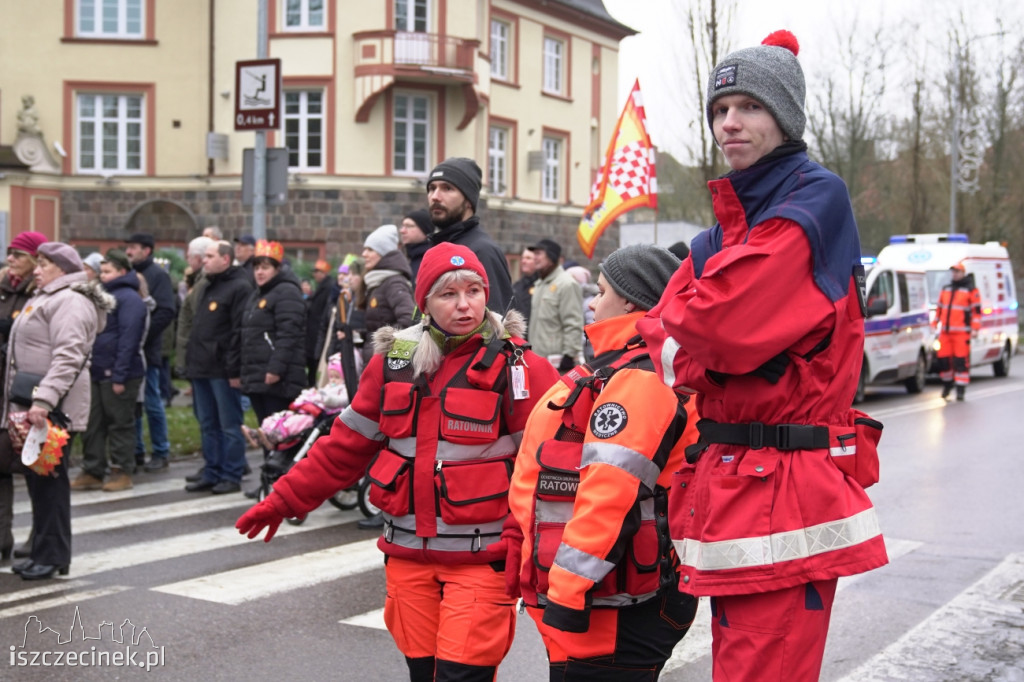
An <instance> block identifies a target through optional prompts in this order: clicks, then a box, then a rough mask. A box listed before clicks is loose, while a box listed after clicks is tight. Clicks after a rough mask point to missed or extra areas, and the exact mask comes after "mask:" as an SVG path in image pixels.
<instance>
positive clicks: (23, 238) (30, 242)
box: [7, 232, 50, 258]
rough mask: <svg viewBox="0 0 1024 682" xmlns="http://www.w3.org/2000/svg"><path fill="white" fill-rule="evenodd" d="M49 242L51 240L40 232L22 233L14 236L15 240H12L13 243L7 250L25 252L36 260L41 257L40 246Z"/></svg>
mask: <svg viewBox="0 0 1024 682" xmlns="http://www.w3.org/2000/svg"><path fill="white" fill-rule="evenodd" d="M48 241H50V238H49V237H47V236H46V235H45V234H41V233H39V232H21V233H19V234H16V235H14V239H12V240H11V243H10V245H9V246H8V247H7V248H9V249H17V250H18V251H24V252H25V253H27V254H28V255H30V256H32V257H33V258H35V257H36V256H37V255H39V247H40V245H42V244H45V243H46V242H48Z"/></svg>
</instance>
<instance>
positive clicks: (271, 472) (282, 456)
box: [256, 407, 358, 526]
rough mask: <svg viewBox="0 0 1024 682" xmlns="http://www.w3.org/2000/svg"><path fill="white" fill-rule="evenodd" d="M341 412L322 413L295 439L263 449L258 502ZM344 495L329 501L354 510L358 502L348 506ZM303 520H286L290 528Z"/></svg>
mask: <svg viewBox="0 0 1024 682" xmlns="http://www.w3.org/2000/svg"><path fill="white" fill-rule="evenodd" d="M342 409H344V408H341V407H338V408H330V409H326V410H324V411H322V412H321V413H320V414H319V415H317V416H316V417H315V418H314V420H313V423H312V425H311V426H309V428H307V429H306V430H304V431H303V432H302V433H300V434H298V435H297V436H296V437H294V438H291V439H288V440H283V441H281V442H279V443H276V444H274V445H273V448H272V449H270V450H266V449H264V452H265V453H266V454H265V455H264V458H263V464H262V466H260V487H259V489H258V491H257V496H256V497H257V499H258V500H260V501H263V499H265V498H266V497H267V495H269V494H270V491H272V490H273V489H274V483H275V482H277V479H279V478H281V477H282V476H284V475H285V474H286V473H287V472H288V470H289V469H291V468H292V465H293V464H295V462H298V461H299V460H300V459H302V458H303V457H305V456H306V453H307V452H309V449H310V448H312V447H313V443H315V442H316V441H317V439H318V438H319V437H320V436H323V435H324V434H327V433H330V431H331V425H332V424H333V423H334V420H335V418H337V416H338V414H340V413H341V410H342ZM345 493H347V491H342V492H340V493H338V495H336V496H334V497H332V498H330V502H331V503H332V504H333V505H334V506H336V507H337V508H338V509H343V510H347V509H355V508H356V506H357V505H358V502H353V503H351V504H350V502H349V500H348V497H346V496H345ZM339 498H341V499H339ZM305 520H306V517H305V516H302V517H296V518H287V519H285V521H287V522H288V523H290V524H292V525H293V526H298V525H300V524H301V523H302V522H303V521H305Z"/></svg>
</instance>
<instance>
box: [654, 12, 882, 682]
mask: <svg viewBox="0 0 1024 682" xmlns="http://www.w3.org/2000/svg"><path fill="white" fill-rule="evenodd" d="M780 34H781V35H780ZM798 49H799V48H798V45H797V43H796V38H795V37H793V35H792V34H790V33H788V32H786V31H779V32H778V33H776V34H772V35H771V36H769V37H768V39H766V40H765V42H764V43H763V44H762V45H759V46H757V47H753V48H748V49H744V50H739V51H737V52H735V53H733V54H730V55H729V56H728V57H726V58H725V59H724V60H723V61H722V63H721V64H719V65H718V66H717V67H716V68H715V70H714V72H713V73H712V75H711V78H710V80H709V82H708V89H707V95H708V96H707V117H708V123H709V125H710V127H711V130H712V132H713V134H714V136H715V140H716V141H717V142H718V145H719V146H720V147H721V149H722V153H723V154H724V155H725V158H726V160H727V161H728V162H729V165H730V167H731V168H732V172H730V173H729V174H727V175H725V176H724V177H722V178H719V179H717V180H713V181H712V182H710V183H708V185H709V188H710V189H711V194H712V203H713V206H714V211H715V216H716V217H717V218H718V221H719V222H718V224H717V225H715V226H714V227H712V228H711V229H710V230H707V231H706V232H704V233H702V234H701V235H698V237H697V238H696V239H694V241H693V242H692V244H691V254H690V257H689V258H687V259H686V260H685V261H683V263H682V265H681V266H680V268H679V270H678V271H677V272H676V274H675V275H674V276H673V278H672V280H671V281H670V282H669V284H668V287H667V288H666V291H665V294H664V296H663V297H662V299H661V301H660V302H659V304H658V306H657V307H655V308H654V309H653V310H652V311H651V312H650V313H649V314H648V316H647V317H646V318H645V319H644V320H642V321H641V322H639V323H638V324H637V328H638V329H639V330H640V332H641V333H642V334H643V336H644V338H645V340H646V341H647V342H648V346H649V347H650V348H651V356H652V357H655V358H659V359H660V362H659V363H656V369H657V370H658V372H659V373H660V374H661V376H662V378H663V380H664V381H665V383H667V384H668V385H669V386H672V387H673V388H675V389H677V390H680V391H683V392H686V393H696V394H697V409H698V411H699V412H700V415H701V417H702V419H701V421H700V422H698V424H697V428H698V430H699V431H700V441H701V442H700V443H699V444H698V447H696V448H693V449H690V450H688V451H687V461H688V462H689V464H688V465H687V466H685V467H683V469H682V470H681V471H680V472H679V473H678V474H677V477H676V479H674V480H673V487H672V493H670V496H669V519H670V521H669V522H670V530H671V533H672V540H673V543H674V545H675V548H676V551H677V552H678V554H679V559H680V563H681V565H682V567H681V571H680V573H681V578H680V589H681V590H683V591H684V592H688V593H690V594H693V595H695V596H710V597H711V612H712V637H713V646H712V656H713V658H714V662H713V674H714V679H715V680H759V681H762V682H763V681H768V680H779V681H781V680H786V681H787V682H792V681H802V680H807V681H810V680H817V679H818V676H819V672H820V669H821V660H822V655H823V653H824V649H825V639H826V636H827V634H828V625H829V619H830V616H831V609H832V600H833V597H834V595H835V589H836V581H837V579H838V577H839V576H847V575H853V574H855V573H860V572H863V571H867V570H870V569H872V568H877V567H878V566H881V565H883V564H885V563H886V561H887V557H886V553H885V545H884V543H883V541H882V534H881V531H880V529H879V525H878V520H877V518H876V517H875V512H874V509H873V507H872V505H871V501H870V500H869V499H868V496H867V494H866V493H865V492H864V487H865V486H867V485H870V484H871V483H872V482H873V481H874V479H875V478H876V476H877V454H876V451H875V449H874V444H875V442H876V441H877V436H878V435H879V434H878V430H879V429H880V425H879V424H878V423H877V422H874V421H873V420H869V419H867V418H866V417H865V416H863V415H861V414H859V413H856V412H855V411H853V410H852V409H851V408H850V404H851V403H852V401H853V395H854V392H855V390H856V386H857V380H858V374H859V372H860V364H861V357H862V355H863V344H864V323H863V315H864V313H863V306H862V305H861V304H860V300H861V293H860V291H861V290H860V286H859V285H858V278H859V277H862V273H863V270H859V271H858V269H857V268H858V267H859V261H860V240H859V238H858V235H857V226H856V223H855V222H854V219H853V211H852V208H851V206H850V199H849V195H848V193H847V190H846V187H845V186H844V185H843V182H842V181H841V180H840V179H839V178H838V177H836V176H835V175H833V174H832V173H830V172H829V171H827V170H825V169H824V168H822V167H821V166H819V165H818V164H816V163H813V162H811V161H810V160H809V159H808V158H807V153H806V149H807V145H806V144H805V143H804V142H803V140H802V139H801V138H802V136H803V131H804V123H805V117H804V112H803V107H804V77H803V70H802V69H801V67H800V63H799V62H798V61H797V59H796V53H797V51H798Z"/></svg>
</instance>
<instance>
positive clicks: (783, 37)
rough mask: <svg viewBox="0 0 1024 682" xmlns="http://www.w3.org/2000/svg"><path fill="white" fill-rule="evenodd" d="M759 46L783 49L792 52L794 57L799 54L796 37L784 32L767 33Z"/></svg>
mask: <svg viewBox="0 0 1024 682" xmlns="http://www.w3.org/2000/svg"><path fill="white" fill-rule="evenodd" d="M761 44H762V45H773V46H775V47H784V48H786V49H787V50H789V51H790V52H792V53H793V55H794V56H796V55H799V54H800V43H798V42H797V39H796V36H795V35H793V34H792V33H790V32H789V31H786V30H781V31H773V32H771V33H769V34H768V37H767V38H765V39H764V40H762V41H761Z"/></svg>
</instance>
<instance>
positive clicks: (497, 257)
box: [427, 216, 512, 315]
mask: <svg viewBox="0 0 1024 682" xmlns="http://www.w3.org/2000/svg"><path fill="white" fill-rule="evenodd" d="M427 239H429V240H430V243H431V244H433V245H437V244H441V243H443V242H450V243H452V244H461V245H462V246H465V247H467V248H469V250H470V251H472V252H473V253H475V254H476V257H477V258H479V259H480V262H481V263H482V264H483V266H484V271H485V272H486V273H487V283H488V285H489V287H490V294H489V295H488V296H487V308H488V309H490V310H493V311H494V312H496V313H498V314H499V315H504V314H505V311H506V310H508V304H509V301H511V300H512V276H511V275H510V274H509V272H508V261H507V260H505V253H504V252H503V251H502V250H501V249H500V248H499V247H498V245H497V244H495V243H494V242H493V241H492V240H491V238H490V237H488V236H487V233H486V232H484V231H483V229H481V228H480V219H479V218H477V217H476V216H470V217H469V218H468V219H467V220H463V221H462V222H461V223H455V224H454V225H451V226H450V227H446V228H445V229H443V230H438V231H437V232H434V233H433V234H432V235H430V236H429V237H428V238H427Z"/></svg>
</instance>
